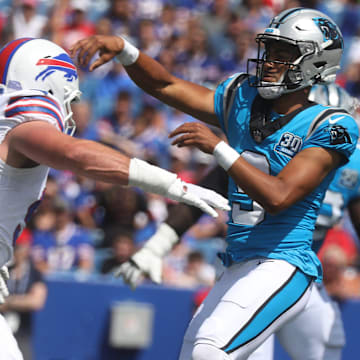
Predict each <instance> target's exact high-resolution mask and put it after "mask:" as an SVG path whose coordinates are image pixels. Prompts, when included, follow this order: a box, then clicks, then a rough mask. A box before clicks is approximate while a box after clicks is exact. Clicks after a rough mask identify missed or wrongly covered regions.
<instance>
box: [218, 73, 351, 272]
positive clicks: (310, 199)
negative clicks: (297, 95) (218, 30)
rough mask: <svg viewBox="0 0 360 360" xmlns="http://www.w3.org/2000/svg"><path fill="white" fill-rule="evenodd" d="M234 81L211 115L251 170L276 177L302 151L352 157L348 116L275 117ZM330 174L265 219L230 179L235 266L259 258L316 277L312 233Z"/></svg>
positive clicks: (305, 112) (308, 112) (315, 112)
mask: <svg viewBox="0 0 360 360" xmlns="http://www.w3.org/2000/svg"><path fill="white" fill-rule="evenodd" d="M234 78H236V77H232V78H229V79H228V80H227V81H225V82H224V83H222V84H220V85H219V86H218V88H217V90H216V92H215V112H216V114H217V116H218V118H219V120H220V123H221V126H222V128H223V130H224V132H225V133H226V135H227V138H228V141H229V144H230V145H231V146H232V147H233V148H234V149H236V150H237V151H238V152H239V153H240V154H241V155H242V156H243V157H244V158H245V159H246V160H247V161H248V162H249V163H250V164H252V165H254V166H255V167H257V168H259V169H260V170H261V171H263V172H264V173H266V174H270V175H273V176H276V175H277V174H278V173H279V172H280V171H281V170H282V169H283V168H284V167H285V166H286V165H287V164H288V163H289V162H290V161H291V160H292V159H293V158H294V157H295V156H296V155H297V154H298V153H299V152H300V151H302V150H304V149H305V148H309V147H313V146H315V147H325V148H334V150H336V151H340V152H341V153H342V154H344V155H345V156H347V157H349V156H350V155H349V154H350V153H351V152H352V151H353V147H354V146H353V145H352V140H353V139H356V140H357V137H358V130H357V127H356V126H355V124H354V123H353V122H354V120H353V119H352V118H351V117H350V116H349V115H348V114H347V113H342V112H341V113H340V114H339V112H338V111H337V110H334V109H331V108H328V107H324V106H322V105H318V104H310V105H309V106H307V107H304V108H301V109H298V110H296V111H295V112H293V113H291V114H289V115H286V116H279V115H278V114H276V113H274V112H272V111H271V109H270V106H271V104H269V102H264V100H262V99H261V98H260V97H259V96H258V92H257V89H256V88H252V87H250V86H249V85H248V83H247V81H245V82H242V83H241V85H240V86H237V87H236V86H233V85H232V84H234V83H235V80H232V79H234ZM274 101H276V100H274ZM266 106H268V111H266V108H265V107H266ZM264 113H266V114H268V116H267V118H264V117H263V114H264ZM329 114H330V115H331V116H330V115H329ZM333 114H334V118H333V117H332V115H333ZM335 118H336V119H335ZM330 119H331V120H330ZM264 120H265V122H264ZM337 122H338V123H337ZM348 122H349V128H350V130H351V136H350V135H349V133H348V132H347V131H344V130H346V126H347V125H344V123H346V124H347V123H348ZM344 126H345V127H344ZM355 128H356V129H355ZM339 144H340V145H339ZM335 148H336V149H335ZM334 173H335V171H331V172H330V173H329V174H328V176H327V177H326V178H325V179H324V180H323V181H322V183H321V184H320V185H319V186H318V187H317V188H316V189H314V190H313V191H312V192H311V193H310V194H308V195H307V196H306V197H305V198H304V199H302V200H300V201H298V202H297V203H295V204H294V205H292V206H291V207H290V208H288V209H286V210H284V211H282V212H281V213H279V214H277V215H270V214H268V213H266V212H265V210H264V209H263V208H262V207H261V205H260V204H258V203H256V202H255V201H253V200H252V199H251V198H250V197H249V196H248V195H247V194H245V193H244V192H243V191H242V189H241V188H239V187H238V186H237V185H236V184H235V183H234V181H233V180H232V179H230V180H229V192H228V195H229V200H230V202H231V206H232V210H231V212H230V216H229V226H228V234H227V242H228V248H227V254H228V255H229V256H231V257H232V260H235V261H241V260H244V259H246V258H253V257H258V256H263V257H270V258H278V259H284V260H287V261H289V262H290V263H292V264H294V265H295V266H298V267H299V268H301V269H302V270H303V271H304V272H305V273H307V274H309V275H313V276H315V277H317V276H319V275H320V274H321V265H320V262H319V260H318V259H317V258H316V256H315V254H314V253H313V251H312V250H311V242H312V231H313V229H314V225H315V220H316V217H317V215H318V211H319V208H320V204H321V201H322V199H323V197H324V194H325V190H326V188H327V187H328V185H329V183H330V181H331V179H332V178H333V176H334ZM320 276H321V275H320Z"/></svg>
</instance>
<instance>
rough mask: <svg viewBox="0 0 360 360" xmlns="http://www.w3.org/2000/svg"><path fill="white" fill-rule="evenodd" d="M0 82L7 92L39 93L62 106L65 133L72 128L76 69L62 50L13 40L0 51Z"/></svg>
mask: <svg viewBox="0 0 360 360" xmlns="http://www.w3.org/2000/svg"><path fill="white" fill-rule="evenodd" d="M0 82H1V84H4V85H5V86H6V88H7V89H9V90H31V89H36V90H42V91H46V92H48V93H50V94H52V95H53V96H54V97H55V98H56V99H57V100H58V101H59V103H60V105H63V107H64V109H63V110H64V114H65V119H64V122H65V132H66V133H68V134H70V135H72V134H73V133H74V131H75V128H76V125H75V121H74V120H73V118H72V115H73V113H72V110H71V106H70V104H71V102H73V101H77V100H79V99H80V95H81V92H80V90H79V79H78V73H77V70H76V67H75V65H74V63H73V61H72V60H71V58H70V56H69V55H68V54H67V53H66V51H65V50H64V49H63V48H61V47H60V46H58V45H56V44H55V43H53V42H51V41H49V40H45V39H33V38H21V39H16V40H14V41H12V42H10V43H8V44H7V45H5V46H4V47H3V48H2V49H1V50H0Z"/></svg>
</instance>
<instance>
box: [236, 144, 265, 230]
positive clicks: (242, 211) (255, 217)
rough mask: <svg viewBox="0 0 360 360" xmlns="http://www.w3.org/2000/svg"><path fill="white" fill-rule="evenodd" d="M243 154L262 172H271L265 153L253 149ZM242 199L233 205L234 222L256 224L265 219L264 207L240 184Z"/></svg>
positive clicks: (239, 190)
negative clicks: (245, 191) (250, 196)
mask: <svg viewBox="0 0 360 360" xmlns="http://www.w3.org/2000/svg"><path fill="white" fill-rule="evenodd" d="M241 156H242V157H243V158H244V159H245V160H246V161H247V162H248V163H250V164H251V165H253V166H255V167H256V168H258V169H259V170H261V171H262V172H264V173H266V174H270V164H269V162H268V160H267V158H266V156H265V155H263V154H258V153H255V152H252V151H244V152H243V153H242V154H241ZM238 192H239V196H240V198H241V199H240V201H237V202H234V203H233V205H232V221H233V223H234V224H240V225H249V226H254V225H256V224H259V223H260V222H262V221H263V220H264V217H265V210H264V208H263V207H262V206H261V205H260V204H259V203H257V202H256V201H253V200H251V199H250V198H249V196H248V195H247V194H245V193H244V191H243V190H242V189H241V188H240V187H239V186H238Z"/></svg>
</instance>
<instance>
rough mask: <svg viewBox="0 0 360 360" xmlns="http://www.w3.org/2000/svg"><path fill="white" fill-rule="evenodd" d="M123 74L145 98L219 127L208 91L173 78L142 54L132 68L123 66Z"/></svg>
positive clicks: (155, 62)
mask: <svg viewBox="0 0 360 360" xmlns="http://www.w3.org/2000/svg"><path fill="white" fill-rule="evenodd" d="M125 70H126V71H127V73H128V75H129V76H130V78H131V79H132V80H133V81H134V82H135V83H136V85H138V86H139V87H140V88H141V89H143V90H144V91H145V92H147V93H148V94H150V95H152V96H154V97H156V98H157V99H159V100H160V101H162V102H164V103H165V104H167V105H169V106H171V107H174V108H176V109H178V110H180V111H182V112H184V113H186V114H189V115H191V116H194V117H195V118H197V119H200V120H202V121H205V122H207V123H209V124H212V125H215V126H219V122H218V120H217V118H216V116H215V112H214V99H213V97H214V94H213V91H212V90H210V89H208V88H206V87H204V86H201V85H197V84H195V83H192V82H189V81H185V80H182V79H180V78H177V77H175V76H173V75H172V74H170V73H169V72H168V71H167V70H166V69H165V67H164V66H163V65H161V64H160V63H159V62H158V61H156V60H154V59H152V58H151V57H149V56H147V55H146V54H144V53H142V52H140V55H139V58H138V59H137V61H136V62H135V63H134V64H132V65H130V66H125Z"/></svg>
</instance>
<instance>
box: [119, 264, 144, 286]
mask: <svg viewBox="0 0 360 360" xmlns="http://www.w3.org/2000/svg"><path fill="white" fill-rule="evenodd" d="M113 274H114V276H115V277H122V278H123V280H124V282H125V284H127V285H129V286H130V287H131V289H132V290H135V289H136V287H137V286H138V285H139V284H140V283H141V281H142V279H143V275H142V272H141V270H140V269H138V268H137V267H136V266H134V265H133V264H131V263H130V262H129V261H127V262H125V263H124V264H122V265H121V266H119V267H118V268H117V269H115V271H114V273H113Z"/></svg>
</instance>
